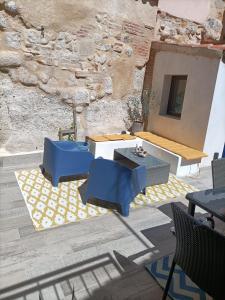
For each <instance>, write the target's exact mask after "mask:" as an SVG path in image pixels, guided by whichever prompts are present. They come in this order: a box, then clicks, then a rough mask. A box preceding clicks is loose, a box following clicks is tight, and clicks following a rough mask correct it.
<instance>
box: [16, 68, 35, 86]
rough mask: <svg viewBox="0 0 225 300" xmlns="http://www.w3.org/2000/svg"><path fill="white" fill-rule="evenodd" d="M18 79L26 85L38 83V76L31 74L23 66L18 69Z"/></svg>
mask: <svg viewBox="0 0 225 300" xmlns="http://www.w3.org/2000/svg"><path fill="white" fill-rule="evenodd" d="M18 80H19V81H20V82H21V83H22V84H24V85H27V86H32V85H33V86H35V85H37V84H38V78H37V76H36V75H35V74H32V73H31V72H29V70H27V69H26V68H24V67H20V68H19V69H18Z"/></svg>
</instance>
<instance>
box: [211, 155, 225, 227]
mask: <svg viewBox="0 0 225 300" xmlns="http://www.w3.org/2000/svg"><path fill="white" fill-rule="evenodd" d="M211 167H212V182H213V188H214V189H218V188H221V187H225V158H219V153H217V152H216V153H214V156H213V160H212V162H211ZM207 220H208V221H209V222H210V223H211V226H212V228H214V227H215V221H214V219H213V215H212V214H211V215H210V216H209V217H207Z"/></svg>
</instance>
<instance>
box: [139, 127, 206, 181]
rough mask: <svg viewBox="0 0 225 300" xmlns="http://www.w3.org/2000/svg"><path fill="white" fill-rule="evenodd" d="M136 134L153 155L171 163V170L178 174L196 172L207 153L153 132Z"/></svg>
mask: <svg viewBox="0 0 225 300" xmlns="http://www.w3.org/2000/svg"><path fill="white" fill-rule="evenodd" d="M135 136H137V137H139V138H141V139H142V140H143V147H144V149H145V150H146V151H148V152H149V153H151V154H152V155H153V156H155V157H158V158H161V159H163V160H165V161H167V162H169V163H170V165H171V169H170V170H171V172H172V173H175V174H176V175H178V176H186V175H189V174H194V173H196V172H198V170H199V163H200V162H201V159H202V158H203V157H207V154H206V153H203V152H202V151H199V150H196V149H194V148H191V147H188V146H185V145H182V144H179V143H177V142H174V141H171V140H169V139H167V138H164V137H161V136H159V135H156V134H153V133H151V132H136V133H135Z"/></svg>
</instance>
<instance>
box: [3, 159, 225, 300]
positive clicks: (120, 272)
mask: <svg viewBox="0 0 225 300" xmlns="http://www.w3.org/2000/svg"><path fill="white" fill-rule="evenodd" d="M32 167H37V164H36V163H31V162H30V161H29V164H27V165H25V164H18V165H16V166H10V165H8V166H4V167H0V276H1V278H0V289H1V291H0V299H1V300H3V299H10V300H12V299H23V300H25V299H26V300H36V299H47V300H57V299H60V300H61V299H65V300H68V299H71V295H72V293H74V297H73V299H96V300H101V299H104V300H107V299H116V300H120V299H137V300H138V299H140V300H142V299H143V300H144V299H152V300H153V299H157V300H158V299H160V298H161V295H162V290H161V288H160V287H159V286H158V284H157V283H156V282H155V281H154V279H153V278H152V277H151V276H150V275H149V274H148V273H147V272H146V271H145V268H144V264H145V263H146V262H150V261H151V260H154V259H157V258H159V257H161V256H163V255H165V254H169V253H173V250H174V246H175V239H174V237H173V236H172V235H171V233H170V227H171V226H172V221H171V211H170V205H169V204H168V203H160V204H159V206H158V207H151V206H149V207H143V208H140V209H136V210H133V211H131V212H130V216H129V217H128V218H123V217H121V216H120V215H119V214H117V213H113V214H109V215H105V216H102V217H97V218H93V219H90V220H85V221H82V222H78V223H73V224H69V225H65V226H61V227H58V228H55V229H50V230H45V231H42V232H35V230H34V227H33V225H32V222H31V219H30V217H29V215H28V211H27V208H26V206H25V202H24V200H23V198H22V195H21V193H20V190H19V187H18V185H17V182H16V178H15V175H14V171H15V169H20V168H21V169H24V168H32ZM185 181H187V182H188V183H190V184H193V185H194V186H196V187H198V188H200V189H204V188H210V187H211V172H210V169H202V171H201V173H200V174H199V175H198V176H197V177H192V178H191V177H189V178H185ZM176 201H178V202H181V205H186V204H187V203H186V201H185V199H184V198H181V197H180V198H178V199H176ZM217 227H218V228H219V229H221V230H224V228H223V227H222V224H220V223H219V222H217ZM224 232H225V231H224Z"/></svg>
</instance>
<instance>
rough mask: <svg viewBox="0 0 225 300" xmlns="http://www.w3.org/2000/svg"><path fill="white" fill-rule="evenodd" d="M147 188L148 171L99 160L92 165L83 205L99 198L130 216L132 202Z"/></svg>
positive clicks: (142, 167) (141, 167) (140, 167)
mask: <svg viewBox="0 0 225 300" xmlns="http://www.w3.org/2000/svg"><path fill="white" fill-rule="evenodd" d="M145 187H146V169H145V167H144V166H139V167H137V168H135V169H129V168H127V167H125V166H122V165H120V164H119V163H118V162H117V161H112V160H107V159H103V158H97V159H95V160H93V162H92V163H91V167H90V171H89V176H88V179H87V190H86V194H85V197H84V199H82V202H83V204H86V203H87V201H88V199H90V198H97V199H100V200H105V201H109V202H113V203H117V204H119V205H120V207H121V212H122V215H123V216H128V215H129V207H130V202H131V201H132V200H133V199H134V198H135V197H136V195H137V194H139V193H140V192H141V191H142V190H143V189H144V188H145Z"/></svg>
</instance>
